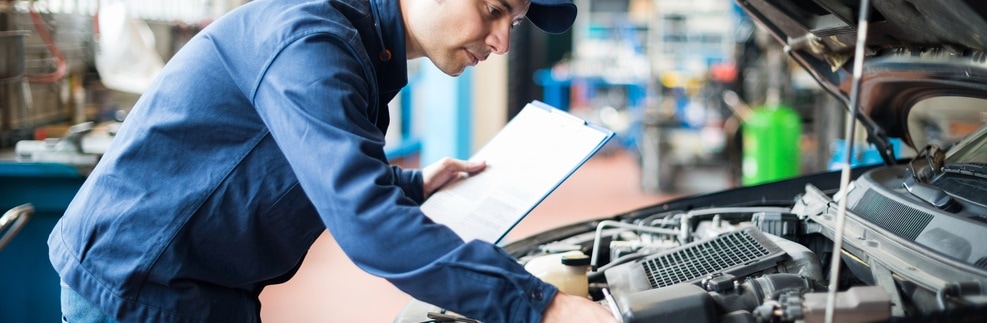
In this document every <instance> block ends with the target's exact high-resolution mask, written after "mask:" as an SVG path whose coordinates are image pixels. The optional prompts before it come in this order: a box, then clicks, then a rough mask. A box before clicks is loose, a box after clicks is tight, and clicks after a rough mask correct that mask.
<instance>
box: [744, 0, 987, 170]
mask: <svg viewBox="0 0 987 323" xmlns="http://www.w3.org/2000/svg"><path fill="white" fill-rule="evenodd" d="M737 3H738V5H739V6H740V7H741V8H743V9H744V10H745V11H746V12H747V13H748V14H749V15H750V16H751V18H753V19H754V20H755V21H756V22H757V23H758V24H760V25H761V26H762V27H764V28H765V29H766V30H767V31H768V32H769V33H770V34H772V35H773V36H774V37H775V38H776V39H777V40H778V41H780V42H781V43H782V44H783V45H784V46H785V51H786V52H787V53H788V54H789V55H790V56H791V57H792V58H793V59H794V60H795V61H796V62H798V63H799V64H800V65H802V67H803V68H805V69H806V70H807V71H808V72H809V73H810V74H812V76H813V77H814V78H816V80H818V81H819V83H820V84H821V85H822V86H823V87H824V88H825V89H826V90H828V91H829V92H831V93H833V94H834V95H836V96H837V97H838V98H840V99H841V100H843V101H844V105H845V106H847V107H849V103H850V99H849V97H850V91H851V87H852V80H853V77H852V68H853V66H852V65H853V55H854V50H855V48H854V47H855V44H856V39H857V30H858V28H857V24H858V17H857V16H858V15H859V12H860V10H859V7H860V1H855V0H738V1H737ZM869 12H870V17H869V18H868V28H867V31H868V32H867V42H866V44H867V48H866V49H865V51H864V52H865V55H866V57H865V59H864V65H863V67H862V71H863V73H862V75H861V83H860V88H859V90H860V96H859V103H860V114H858V116H857V117H858V119H860V120H861V121H863V124H864V125H865V126H866V127H867V131H868V134H869V139H870V140H869V141H871V142H872V143H875V144H877V145H878V147H879V148H886V149H887V150H888V151H889V152H890V145H888V144H887V142H886V137H896V138H902V139H903V140H904V141H905V143H907V144H908V145H909V146H912V147H913V148H914V146H915V145H914V141H913V140H912V138H911V137H910V135H909V132H908V129H906V127H907V126H906V125H907V124H908V123H907V122H906V118H907V115H908V111H909V109H910V108H911V107H912V106H913V105H914V104H915V103H916V102H919V101H921V100H923V99H926V98H929V97H933V96H970V97H985V96H987V64H985V62H987V56H985V54H984V50H985V49H987V19H985V17H987V2H984V1H978V0H874V1H871V8H870V11H869ZM882 142H883V143H882ZM882 150H884V149H882ZM885 159H886V161H888V159H889V158H888V157H887V156H886V157H885Z"/></svg>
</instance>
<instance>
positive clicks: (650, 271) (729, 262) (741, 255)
mask: <svg viewBox="0 0 987 323" xmlns="http://www.w3.org/2000/svg"><path fill="white" fill-rule="evenodd" d="M771 253H772V252H771V251H769V250H768V249H767V248H765V246H764V245H762V244H761V243H760V242H758V241H757V240H755V239H754V237H753V236H751V233H750V231H748V230H744V231H736V232H730V233H726V234H723V235H720V236H719V237H716V238H714V239H712V240H707V241H704V242H701V243H699V244H696V245H693V246H691V247H689V248H684V249H679V250H676V251H674V252H671V253H667V254H664V255H661V256H659V257H657V258H654V259H650V260H647V261H644V262H643V263H642V265H643V266H644V272H645V273H646V274H647V276H648V280H649V281H650V283H651V287H653V288H660V287H665V286H669V285H674V284H678V283H683V282H692V281H695V280H698V279H702V278H704V277H706V276H707V275H709V274H711V273H718V272H723V271H724V270H726V269H728V268H732V267H736V266H740V265H745V264H751V263H753V262H756V261H758V260H760V259H761V258H763V257H765V256H768V255H769V254H771Z"/></svg>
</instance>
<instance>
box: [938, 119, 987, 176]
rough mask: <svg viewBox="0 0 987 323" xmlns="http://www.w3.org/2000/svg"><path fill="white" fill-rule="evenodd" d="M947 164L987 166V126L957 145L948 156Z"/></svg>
mask: <svg viewBox="0 0 987 323" xmlns="http://www.w3.org/2000/svg"><path fill="white" fill-rule="evenodd" d="M946 163H947V164H979V165H981V166H987V125H985V126H981V127H980V129H979V130H977V131H976V132H974V133H973V134H972V135H970V136H969V137H967V139H966V140H964V141H963V142H961V143H959V144H957V145H956V146H955V147H953V149H951V150H950V152H949V154H947V156H946Z"/></svg>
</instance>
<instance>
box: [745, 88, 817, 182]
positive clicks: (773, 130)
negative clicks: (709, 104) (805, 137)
mask: <svg viewBox="0 0 987 323" xmlns="http://www.w3.org/2000/svg"><path fill="white" fill-rule="evenodd" d="M801 136H802V118H801V117H800V116H799V114H798V112H796V111H795V110H792V108H789V107H787V106H785V105H783V104H774V105H767V106H764V107H760V108H756V109H754V110H753V111H752V113H751V115H750V116H749V117H748V118H747V119H746V120H745V122H744V125H743V162H742V166H743V168H742V172H743V178H742V181H743V184H744V185H755V184H761V183H766V182H773V181H777V180H782V179H786V178H791V177H795V176H797V175H799V168H800V167H799V165H800V158H799V155H800V154H799V150H800V149H799V140H800V137H801Z"/></svg>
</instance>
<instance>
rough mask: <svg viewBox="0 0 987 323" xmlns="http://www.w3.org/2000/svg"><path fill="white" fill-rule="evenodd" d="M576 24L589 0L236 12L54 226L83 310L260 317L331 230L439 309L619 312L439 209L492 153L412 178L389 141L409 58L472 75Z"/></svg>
mask: <svg viewBox="0 0 987 323" xmlns="http://www.w3.org/2000/svg"><path fill="white" fill-rule="evenodd" d="M529 1H530V2H529ZM575 15H576V8H575V6H574V5H572V4H571V2H569V0H369V1H368V0H259V1H253V2H251V3H248V4H246V5H244V6H242V7H240V8H237V9H235V10H233V11H231V12H230V13H228V14H227V15H225V16H224V17H221V18H220V19H218V20H217V21H215V22H214V23H212V24H211V25H210V26H208V27H207V28H205V29H204V30H203V31H202V32H201V33H199V34H198V35H196V36H195V37H194V38H193V39H192V40H191V41H189V42H188V43H187V44H186V45H185V46H184V47H183V48H182V49H181V50H180V51H179V52H178V53H176V54H175V56H174V57H173V58H172V59H171V60H170V61H169V63H168V65H167V66H166V67H165V68H164V69H163V70H162V71H161V73H160V74H159V75H158V77H157V79H156V80H155V81H154V83H153V84H152V85H151V86H150V87H149V88H148V89H147V90H146V91H145V93H144V95H143V96H142V97H141V98H140V100H139V101H138V102H137V104H136V105H135V106H134V108H133V109H132V111H131V113H130V115H129V116H128V118H127V121H126V122H124V124H123V126H122V127H121V128H120V130H119V132H118V133H117V135H116V138H115V139H114V142H113V144H112V146H111V147H110V149H109V150H108V151H107V152H106V154H105V155H104V156H103V157H102V159H101V161H100V163H99V164H98V165H97V166H96V168H95V169H94V170H93V172H92V173H91V175H90V176H89V178H88V179H87V181H86V183H85V184H84V185H83V186H82V188H81V190H80V191H79V193H78V195H77V196H76V197H75V199H74V200H73V201H72V203H71V204H70V205H69V207H68V209H67V211H66V213H65V215H64V216H63V217H62V218H61V220H60V221H59V223H58V224H57V225H56V226H55V228H54V230H53V231H52V233H51V236H50V238H49V241H48V244H49V247H50V258H51V261H52V264H53V265H54V267H55V269H56V270H57V271H58V273H59V274H60V276H61V279H62V281H63V296H62V297H63V316H64V317H65V318H66V320H67V321H69V322H76V321H92V320H99V319H100V318H99V317H103V318H106V319H112V320H119V321H137V322H155V321H167V322H186V321H188V322H192V321H195V322H202V321H207V322H215V321H223V322H227V321H229V322H253V321H258V320H259V312H260V302H259V300H258V295H259V294H260V292H261V290H262V289H263V288H264V287H265V286H267V285H270V284H276V283H281V282H284V281H287V280H288V279H289V278H291V276H292V275H293V274H294V273H295V271H296V270H297V269H298V267H299V266H300V265H301V263H302V259H303V258H304V256H305V253H306V252H307V251H308V249H309V247H310V246H311V244H312V243H313V242H314V241H315V239H316V238H317V237H318V236H319V235H320V234H321V233H322V232H323V230H325V229H326V228H328V229H329V231H330V232H331V234H332V236H333V237H334V238H335V239H336V241H337V242H338V243H339V245H340V246H341V247H342V249H343V250H344V251H345V252H346V253H347V255H348V256H349V257H350V258H351V259H352V260H353V261H354V262H355V263H356V264H357V265H358V266H359V267H360V268H362V269H363V270H365V271H367V272H369V273H371V274H373V275H376V276H380V277H383V278H385V279H387V280H388V281H390V282H391V283H392V284H394V285H395V286H397V287H398V288H400V289H401V290H403V291H405V292H407V293H408V294H410V295H412V296H413V297H415V298H417V299H419V300H422V301H424V302H427V303H430V304H434V305H436V306H440V307H443V308H446V309H450V310H453V311H455V312H458V313H461V314H464V315H467V316H470V317H473V318H477V319H481V320H484V321H488V322H539V321H545V322H549V321H554V322H576V321H579V322H586V321H596V322H598V321H608V320H609V321H613V317H612V316H610V313H609V312H608V311H607V310H605V309H604V308H603V307H602V306H600V305H599V304H596V303H594V302H592V301H590V300H587V299H585V298H580V297H576V296H570V295H564V294H561V293H558V291H557V289H556V288H554V287H553V286H551V285H548V284H546V283H544V282H542V281H540V280H539V279H537V278H535V277H533V276H532V275H530V274H529V273H527V272H526V271H525V270H524V269H523V268H522V267H521V266H520V265H519V264H518V263H517V262H516V261H515V259H513V258H512V257H510V256H509V255H508V254H506V253H505V252H504V251H503V250H501V249H500V248H498V247H496V246H494V245H491V244H489V243H485V242H480V241H466V242H464V241H462V240H461V239H460V238H459V237H458V236H457V235H456V234H455V233H453V232H452V231H450V230H449V229H448V228H446V227H444V226H442V225H438V224H435V223H433V222H431V221H430V220H429V219H428V218H426V216H425V215H424V214H422V213H421V211H420V210H419V205H420V204H421V203H422V201H424V200H425V199H426V198H427V197H428V196H429V195H430V194H431V193H432V192H434V191H435V190H436V189H437V188H439V187H441V186H442V184H444V183H446V182H448V181H449V180H450V179H451V178H453V177H456V176H459V175H460V174H461V173H463V172H465V173H475V172H478V171H481V170H482V169H483V168H484V165H483V164H470V163H467V162H465V161H462V160H454V159H446V160H444V161H441V162H438V163H436V164H434V165H430V166H428V167H426V168H425V169H424V170H423V171H418V170H403V169H400V168H398V167H395V166H390V165H388V163H387V160H386V158H385V156H384V150H383V147H384V132H385V130H386V128H387V125H388V123H389V117H388V113H387V109H386V103H387V102H388V101H390V100H391V99H392V98H393V97H394V95H395V94H396V93H397V92H398V91H399V90H400V89H401V88H402V87H404V86H405V85H406V84H407V67H406V64H407V60H408V59H413V58H418V57H428V58H429V59H430V60H431V61H432V63H433V64H435V66H437V67H438V68H439V69H440V70H442V71H443V72H445V73H446V74H449V75H459V74H460V73H462V72H463V70H464V69H465V68H466V67H467V66H473V65H476V64H477V63H479V62H480V61H483V60H484V59H486V58H487V57H488V55H490V54H503V53H506V52H507V50H508V44H509V37H510V30H511V29H512V27H514V26H516V25H517V24H518V23H520V22H521V21H522V19H524V17H525V16H527V18H528V19H529V20H530V21H531V22H532V23H534V24H535V25H536V26H538V27H539V28H541V29H543V30H545V31H548V32H554V33H558V32H563V31H565V30H567V29H568V28H569V27H570V26H571V24H572V21H573V20H574V18H575ZM88 315H93V316H88Z"/></svg>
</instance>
